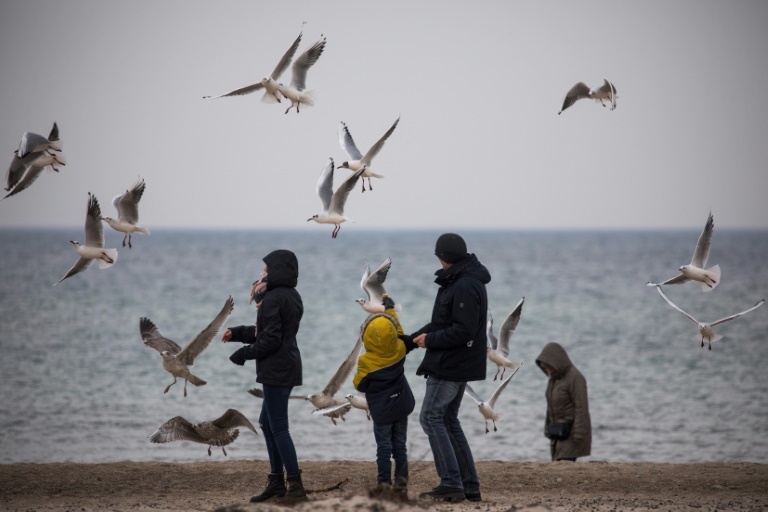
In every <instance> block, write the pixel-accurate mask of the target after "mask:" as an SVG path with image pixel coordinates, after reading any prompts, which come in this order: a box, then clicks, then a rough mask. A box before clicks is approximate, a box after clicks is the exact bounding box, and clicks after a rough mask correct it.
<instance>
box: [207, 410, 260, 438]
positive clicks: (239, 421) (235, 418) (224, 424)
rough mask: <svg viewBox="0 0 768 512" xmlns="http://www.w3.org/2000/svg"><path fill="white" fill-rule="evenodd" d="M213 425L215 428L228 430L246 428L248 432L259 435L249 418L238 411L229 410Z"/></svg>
mask: <svg viewBox="0 0 768 512" xmlns="http://www.w3.org/2000/svg"><path fill="white" fill-rule="evenodd" d="M211 423H213V424H214V425H215V426H217V427H219V428H221V429H226V430H229V429H232V428H237V427H246V428H247V429H248V430H250V431H251V432H253V433H254V434H258V433H257V432H256V429H255V428H253V424H252V423H251V422H250V421H248V418H246V417H245V416H244V415H243V413H241V412H240V411H238V410H237V409H227V412H225V413H224V414H222V415H221V416H220V417H218V418H216V419H215V420H213V421H212V422H211Z"/></svg>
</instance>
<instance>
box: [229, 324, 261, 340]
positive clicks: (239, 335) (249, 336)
mask: <svg viewBox="0 0 768 512" xmlns="http://www.w3.org/2000/svg"><path fill="white" fill-rule="evenodd" d="M227 329H229V330H230V331H232V337H231V338H230V339H229V341H239V342H240V343H253V342H254V341H256V326H255V325H240V326H238V327H227Z"/></svg>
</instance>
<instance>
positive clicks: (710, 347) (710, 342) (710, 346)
mask: <svg viewBox="0 0 768 512" xmlns="http://www.w3.org/2000/svg"><path fill="white" fill-rule="evenodd" d="M709 350H712V340H709Z"/></svg>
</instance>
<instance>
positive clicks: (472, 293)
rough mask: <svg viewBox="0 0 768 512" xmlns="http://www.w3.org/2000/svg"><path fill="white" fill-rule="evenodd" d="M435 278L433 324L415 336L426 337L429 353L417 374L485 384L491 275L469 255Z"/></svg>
mask: <svg viewBox="0 0 768 512" xmlns="http://www.w3.org/2000/svg"><path fill="white" fill-rule="evenodd" d="M435 275H436V276H437V278H436V279H435V283H437V284H438V285H439V286H440V289H439V290H438V291H437V297H435V305H434V307H433V308H432V321H431V322H430V323H428V324H427V325H425V326H424V327H422V328H421V329H419V330H418V331H417V332H415V333H413V334H412V336H418V335H419V334H422V333H427V338H426V349H427V352H426V354H425V355H424V359H423V360H422V362H421V365H420V366H419V368H418V370H416V374H417V375H424V376H434V377H436V378H438V379H443V380H450V381H457V382H469V381H475V380H485V374H486V367H485V364H486V346H487V344H488V339H487V336H486V332H485V327H486V325H485V324H486V320H487V317H488V296H487V294H486V290H485V285H486V284H487V283H489V282H490V281H491V274H490V273H489V272H488V269H486V268H485V266H484V265H483V264H482V263H480V262H479V261H478V259H477V257H476V256H475V255H474V254H469V255H467V257H466V258H464V259H463V260H461V261H459V262H457V263H454V264H453V265H451V266H450V267H449V268H447V269H440V270H438V271H437V272H435Z"/></svg>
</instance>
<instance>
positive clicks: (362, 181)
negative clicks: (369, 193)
mask: <svg viewBox="0 0 768 512" xmlns="http://www.w3.org/2000/svg"><path fill="white" fill-rule="evenodd" d="M360 183H362V184H363V192H365V178H363V179H361V180H360Z"/></svg>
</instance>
